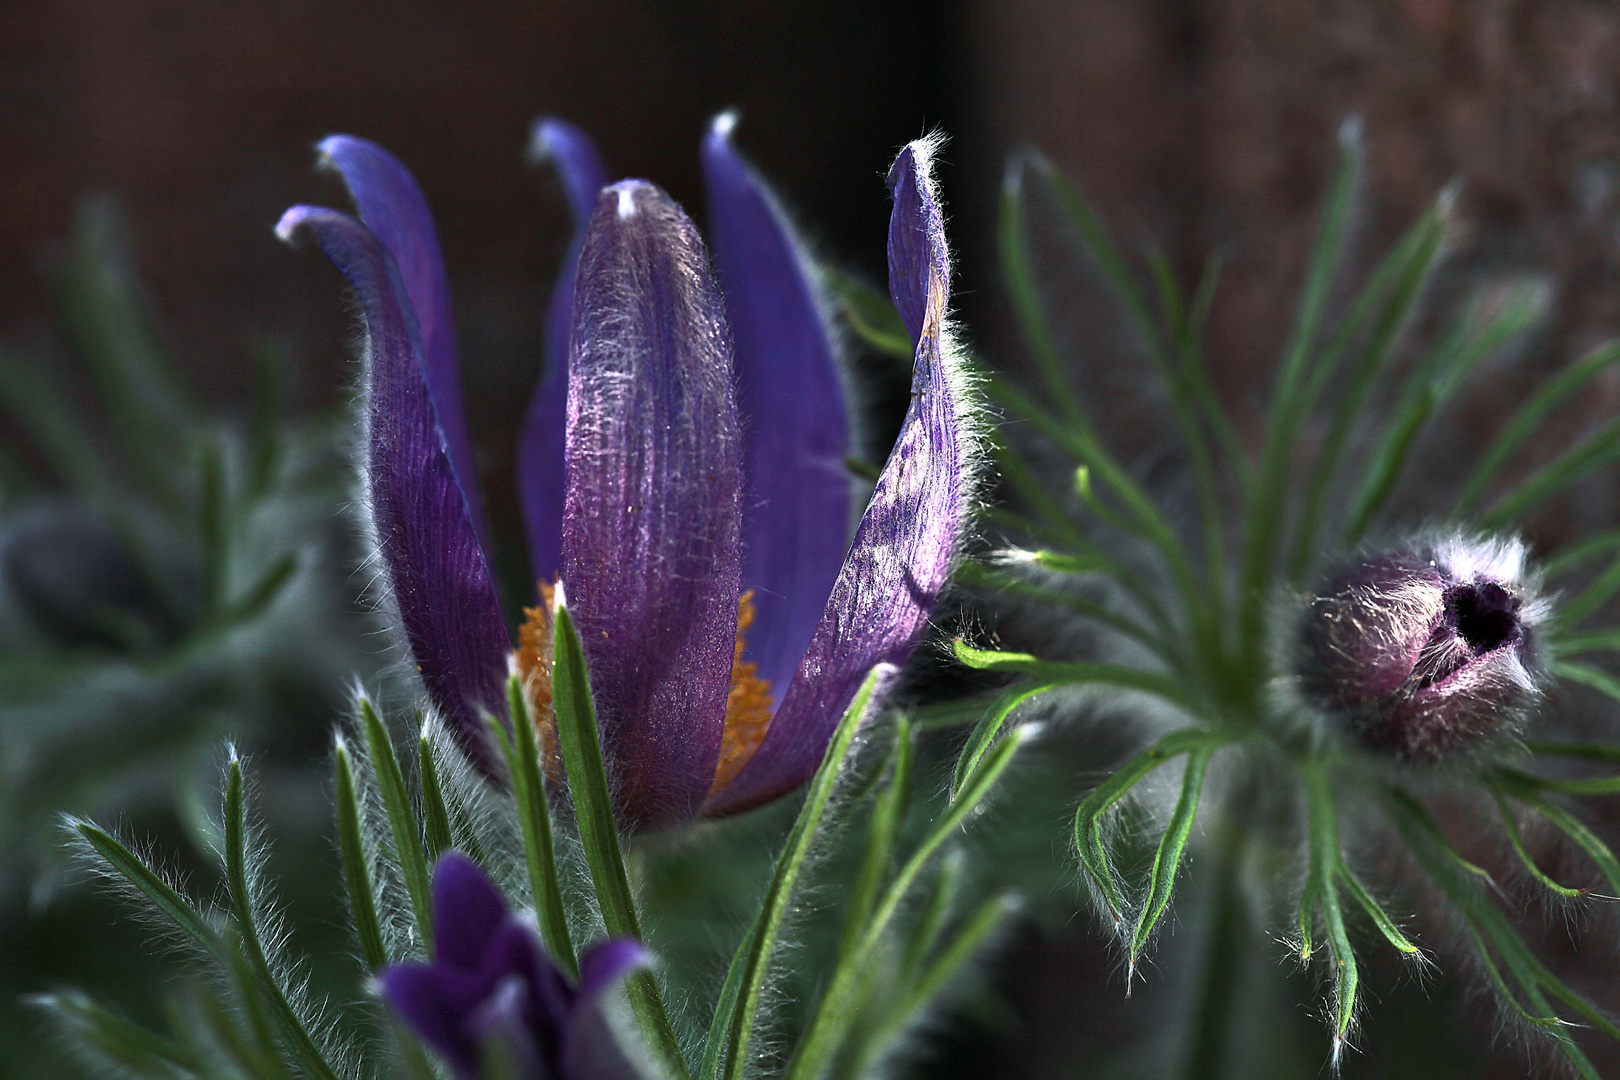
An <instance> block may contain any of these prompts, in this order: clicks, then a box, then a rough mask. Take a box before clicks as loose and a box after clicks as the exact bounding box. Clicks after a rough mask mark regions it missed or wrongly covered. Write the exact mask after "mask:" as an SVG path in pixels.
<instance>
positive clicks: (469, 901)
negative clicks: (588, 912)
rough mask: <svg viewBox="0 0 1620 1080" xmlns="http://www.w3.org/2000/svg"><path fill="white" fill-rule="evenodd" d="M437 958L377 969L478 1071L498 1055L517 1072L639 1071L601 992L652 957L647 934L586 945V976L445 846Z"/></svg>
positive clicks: (530, 1077) (462, 1073) (387, 995)
mask: <svg viewBox="0 0 1620 1080" xmlns="http://www.w3.org/2000/svg"><path fill="white" fill-rule="evenodd" d="M433 942H434V945H433V963H431V964H395V965H393V966H392V967H389V968H387V969H385V970H384V971H383V972H382V973H381V974H380V975H378V977H377V981H378V985H379V988H380V989H381V991H382V996H383V998H384V999H386V1000H387V1002H388V1004H389V1005H390V1006H392V1007H393V1009H394V1011H395V1012H397V1013H399V1015H400V1016H401V1017H403V1018H404V1020H405V1022H406V1023H408V1024H409V1025H410V1026H411V1029H412V1030H414V1031H415V1032H416V1034H417V1035H418V1036H419V1037H420V1038H421V1039H422V1041H423V1042H425V1043H427V1044H428V1045H429V1046H431V1047H432V1048H433V1049H434V1050H436V1051H438V1053H439V1054H440V1055H442V1056H443V1057H444V1059H445V1061H447V1062H449V1064H450V1066H451V1068H452V1069H454V1070H455V1073H456V1076H457V1077H460V1078H461V1080H472V1078H475V1077H477V1076H478V1075H479V1073H480V1066H481V1065H482V1064H483V1063H484V1062H485V1061H486V1060H487V1059H488V1056H489V1055H495V1056H497V1057H498V1058H499V1059H500V1060H502V1061H503V1062H504V1063H505V1064H506V1065H507V1067H508V1070H509V1071H508V1072H507V1073H505V1074H503V1075H509V1076H511V1077H513V1078H514V1080H618V1078H621V1077H624V1078H630V1077H634V1076H636V1075H637V1072H636V1071H635V1069H634V1068H633V1067H632V1066H631V1065H630V1063H629V1061H628V1059H627V1058H625V1057H624V1056H623V1055H622V1054H621V1053H620V1051H619V1050H618V1047H617V1045H616V1044H615V1043H614V1041H613V1035H612V1032H611V1030H610V1028H609V1026H608V1023H607V1021H606V1018H605V1017H604V1016H603V1014H602V1005H603V1004H604V1001H603V998H604V995H605V994H606V993H607V992H608V991H609V990H611V989H612V988H613V987H614V986H615V985H616V984H617V983H618V981H619V980H620V979H621V978H622V977H623V976H624V975H625V974H626V973H628V972H630V971H631V970H633V969H635V968H637V967H640V966H641V965H643V964H645V963H646V962H647V952H646V950H645V949H643V948H642V947H641V945H640V943H638V942H636V941H632V940H630V939H628V938H611V939H609V940H607V941H602V942H598V943H597V944H595V945H593V946H591V947H590V948H589V949H587V950H586V951H585V953H584V954H583V955H582V956H581V957H580V962H579V985H578V986H574V985H572V984H570V983H569V981H568V979H567V978H566V977H565V976H564V975H563V973H562V972H561V971H560V970H558V968H557V966H556V965H555V964H553V963H552V962H551V960H550V959H549V958H548V957H547V956H546V955H545V953H544V951H543V950H542V949H541V946H540V940H539V937H538V935H536V933H535V931H534V929H533V928H532V927H530V926H529V924H528V923H526V922H524V921H522V920H521V919H517V918H514V917H513V916H512V915H511V914H510V913H509V912H508V911H507V909H506V901H505V900H504V899H502V897H501V894H500V892H499V891H498V890H497V889H496V888H495V886H494V885H493V884H492V883H491V882H490V880H489V878H487V877H485V876H484V872H483V871H482V870H480V869H479V868H478V866H477V865H476V864H474V863H473V862H472V860H470V859H468V858H467V857H466V856H464V855H461V854H460V853H458V852H454V851H451V852H447V853H446V854H445V855H444V856H443V857H442V858H440V859H439V864H438V866H437V868H435V870H434V872H433Z"/></svg>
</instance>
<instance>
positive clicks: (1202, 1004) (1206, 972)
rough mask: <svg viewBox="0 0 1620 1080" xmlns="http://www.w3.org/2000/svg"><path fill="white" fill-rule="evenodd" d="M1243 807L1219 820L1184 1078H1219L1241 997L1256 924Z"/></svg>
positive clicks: (1194, 1079)
mask: <svg viewBox="0 0 1620 1080" xmlns="http://www.w3.org/2000/svg"><path fill="white" fill-rule="evenodd" d="M1245 816H1246V815H1245V814H1243V812H1242V810H1241V804H1240V810H1239V815H1238V818H1237V819H1227V820H1225V821H1222V822H1221V824H1220V829H1221V837H1220V845H1219V847H1218V848H1217V849H1216V852H1215V855H1216V858H1217V859H1218V860H1219V862H1218V864H1217V866H1216V868H1215V874H1216V876H1215V882H1214V889H1215V895H1214V904H1213V907H1212V910H1211V915H1210V925H1209V932H1208V934H1207V935H1206V937H1205V940H1204V957H1203V972H1202V982H1203V985H1202V986H1201V987H1200V988H1199V991H1198V993H1199V997H1198V1000H1197V1004H1196V1006H1195V1010H1196V1011H1195V1012H1194V1013H1193V1015H1192V1017H1191V1019H1190V1023H1189V1029H1188V1039H1187V1051H1186V1058H1185V1065H1184V1066H1183V1068H1182V1073H1181V1075H1182V1076H1184V1077H1186V1080H1219V1078H1220V1077H1222V1076H1224V1075H1225V1073H1226V1064H1227V1056H1228V1053H1227V1050H1228V1046H1229V1044H1230V1041H1231V1035H1232V1018H1233V1009H1234V1007H1235V1006H1236V1004H1237V1001H1238V997H1239V994H1238V990H1239V986H1238V984H1239V983H1240V982H1241V981H1242V978H1243V973H1244V970H1245V967H1244V963H1243V959H1244V957H1245V956H1246V955H1247V952H1246V946H1247V945H1248V944H1250V941H1249V939H1250V937H1251V931H1252V929H1253V928H1252V927H1251V926H1250V923H1249V913H1248V911H1247V908H1246V905H1245V903H1244V899H1243V889H1242V886H1241V883H1240V880H1239V879H1240V873H1239V869H1240V867H1241V865H1242V862H1243V855H1244V852H1245V850H1246V849H1247V846H1248V828H1247V824H1246V822H1245V821H1244V820H1242V818H1243V817H1245Z"/></svg>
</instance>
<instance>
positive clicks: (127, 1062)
mask: <svg viewBox="0 0 1620 1080" xmlns="http://www.w3.org/2000/svg"><path fill="white" fill-rule="evenodd" d="M29 1001H30V1002H31V1003H32V1004H34V1005H37V1006H39V1007H41V1008H43V1009H46V1010H48V1011H49V1012H51V1013H52V1014H53V1015H54V1016H55V1017H56V1019H57V1020H58V1021H59V1022H60V1023H61V1024H62V1025H63V1026H64V1027H65V1028H66V1029H67V1031H68V1032H69V1033H70V1035H71V1037H72V1038H74V1039H75V1040H82V1041H83V1042H84V1043H85V1044H87V1045H89V1046H92V1047H94V1048H95V1049H96V1051H97V1052H98V1053H99V1054H101V1055H102V1056H104V1057H105V1058H107V1059H108V1061H109V1062H111V1063H112V1064H113V1065H114V1066H115V1067H117V1068H120V1069H127V1070H129V1072H130V1073H131V1074H133V1075H135V1076H148V1077H155V1078H159V1080H171V1078H173V1077H177V1076H182V1075H188V1076H189V1075H197V1074H205V1075H206V1074H207V1073H208V1072H209V1071H210V1069H209V1062H208V1061H206V1060H205V1059H204V1058H203V1057H202V1056H201V1055H200V1054H198V1053H197V1052H196V1051H195V1050H192V1049H190V1048H189V1047H185V1046H182V1045H180V1044H178V1043H175V1042H173V1041H171V1040H169V1039H165V1038H163V1037H162V1036H161V1035H158V1034H157V1033H156V1032H153V1031H149V1030H147V1029H146V1028H144V1027H142V1026H141V1025H139V1024H137V1023H134V1022H133V1021H130V1020H126V1019H124V1018H123V1017H122V1016H118V1015H117V1014H115V1013H113V1012H111V1011H109V1010H108V1009H106V1008H104V1007H103V1006H102V1005H100V1004H98V1003H97V1002H95V1001H93V1000H91V998H90V997H89V996H88V995H86V994H83V993H80V992H78V991H72V990H70V991H67V992H65V993H60V994H40V995H38V996H36V997H33V998H30V999H29Z"/></svg>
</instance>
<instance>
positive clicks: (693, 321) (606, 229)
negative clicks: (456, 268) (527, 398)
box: [562, 180, 741, 825]
mask: <svg viewBox="0 0 1620 1080" xmlns="http://www.w3.org/2000/svg"><path fill="white" fill-rule="evenodd" d="M738 443H739V434H738V431H737V407H736V400H735V398H734V397H733V395H732V389H731V349H730V345H729V343H728V342H727V340H726V325H725V316H724V314H723V313H722V310H721V303H720V296H719V294H718V293H717V292H716V291H715V288H714V284H713V282H712V280H711V279H710V277H709V268H708V259H707V258H706V257H705V255H704V252H703V244H702V242H701V241H700V240H699V239H698V235H697V231H696V230H695V229H694V228H693V227H692V223H691V221H689V220H688V219H687V217H686V215H685V214H684V213H682V212H681V209H680V207H678V206H676V205H675V203H674V202H673V201H671V200H670V198H669V196H667V195H665V194H664V193H663V192H662V191H660V190H658V189H657V188H656V187H654V186H653V185H651V184H649V183H647V182H645V181H640V180H626V181H622V182H620V183H618V184H615V185H613V186H612V187H610V188H606V189H605V190H603V192H602V193H601V195H600V197H599V198H598V199H597V203H596V210H595V211H594V212H593V214H592V215H591V224H590V229H589V231H588V232H587V233H586V236H585V246H584V249H583V251H582V252H581V254H580V263H579V275H578V278H577V280H576V282H575V293H574V328H573V337H572V341H571V344H570V359H569V386H568V458H567V468H566V476H567V482H568V497H567V504H566V505H567V510H566V513H565V514H564V515H563V543H562V556H563V575H562V576H563V582H564V584H565V585H566V594H567V598H568V607H569V610H570V611H571V612H572V613H573V615H574V618H575V621H576V622H577V624H578V627H579V636H580V640H581V642H582V644H583V647H584V650H585V659H586V662H587V665H588V667H589V670H590V677H591V689H592V692H593V694H594V697H595V701H596V709H597V718H598V722H599V723H600V725H601V730H602V741H603V744H604V749H605V751H606V754H607V758H608V762H609V770H610V774H611V777H612V779H613V780H614V782H615V788H616V793H617V797H618V802H619V809H620V812H621V814H622V815H623V818H622V820H624V821H625V822H626V823H627V824H631V825H652V824H658V823H663V822H668V821H675V820H681V819H683V818H688V817H691V816H692V815H694V814H695V813H696V812H697V810H698V808H699V806H700V805H701V804H702V801H703V796H704V794H705V793H706V792H707V791H708V788H709V785H710V783H711V782H712V781H713V779H714V769H715V762H716V761H717V760H718V757H719V750H720V732H721V726H722V721H723V716H724V713H725V704H726V696H727V693H728V690H729V688H730V682H731V660H732V652H733V645H734V642H735V641H736V632H737V597H738V591H739V587H738V569H739V558H738V550H737V544H738V539H737V538H738V530H739V525H740V522H739V518H740V507H739V502H740V498H739V491H740V488H741V475H740V473H741V463H740V461H739V457H740V453H739V446H738Z"/></svg>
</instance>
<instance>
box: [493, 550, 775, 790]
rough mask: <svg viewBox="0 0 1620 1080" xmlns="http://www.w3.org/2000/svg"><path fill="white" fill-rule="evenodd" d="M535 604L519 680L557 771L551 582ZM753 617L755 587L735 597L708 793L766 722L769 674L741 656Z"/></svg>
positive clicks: (520, 653) (751, 747)
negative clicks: (721, 721)
mask: <svg viewBox="0 0 1620 1080" xmlns="http://www.w3.org/2000/svg"><path fill="white" fill-rule="evenodd" d="M539 588H540V606H539V607H532V608H524V609H523V616H524V619H523V625H522V626H520V627H518V647H517V651H516V654H515V659H516V663H517V672H518V680H519V682H520V683H521V685H522V686H523V696H524V700H525V701H526V702H527V704H528V706H529V716H530V718H531V719H532V720H533V722H534V730H535V734H536V736H537V737H538V739H539V742H540V763H541V765H543V766H544V767H545V770H546V772H547V773H549V774H551V775H552V776H556V775H559V773H560V771H561V759H560V758H559V757H558V752H557V716H556V713H555V712H554V711H553V709H552V703H551V664H552V655H553V653H552V649H553V639H552V627H551V610H552V607H553V605H554V603H555V597H556V586H554V585H547V584H546V583H545V582H540V583H539ZM753 623H754V591H753V590H752V589H750V590H748V591H747V592H745V593H743V594H742V596H740V597H739V598H738V599H737V644H736V647H735V649H734V651H733V652H732V655H731V689H730V691H729V692H728V693H727V695H726V717H725V727H724V728H723V730H722V732H721V735H720V760H719V761H718V762H717V763H716V764H715V768H714V784H713V785H712V786H711V787H710V789H709V791H710V793H711V794H712V793H714V792H717V791H719V790H720V789H721V788H723V787H725V786H726V785H727V784H729V783H731V781H732V780H734V779H736V777H737V774H738V773H740V772H742V768H743V766H744V765H747V764H748V762H749V760H750V759H751V758H753V756H754V752H755V751H756V750H758V749H759V744H760V743H761V742H763V741H764V740H765V731H766V729H767V728H769V727H770V726H771V716H772V702H771V684H770V680H768V679H762V678H760V677H759V665H758V664H756V663H755V662H754V661H752V660H745V659H743V652H744V650H745V649H746V648H747V642H746V640H745V636H746V634H747V632H748V628H749V627H750V626H752V625H753Z"/></svg>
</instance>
